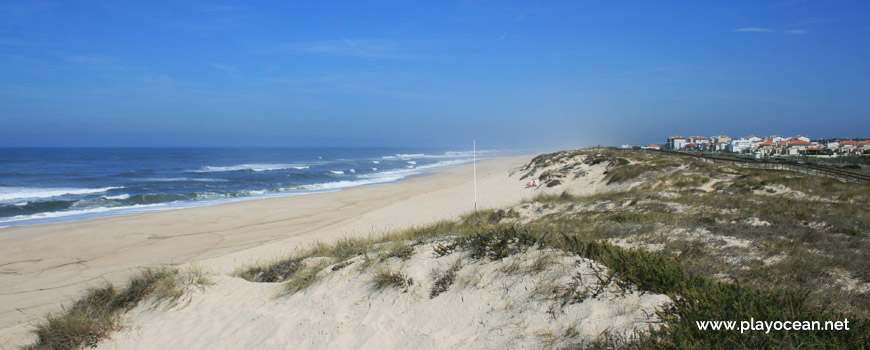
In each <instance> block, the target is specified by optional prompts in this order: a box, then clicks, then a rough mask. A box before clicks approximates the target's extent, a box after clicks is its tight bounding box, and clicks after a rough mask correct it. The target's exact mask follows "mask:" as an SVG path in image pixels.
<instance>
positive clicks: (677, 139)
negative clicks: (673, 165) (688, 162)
mask: <svg viewBox="0 0 870 350" xmlns="http://www.w3.org/2000/svg"><path fill="white" fill-rule="evenodd" d="M685 145H686V138H685V137H682V136H671V137H668V143H667V148H668V149H671V150H681V149H683V147H684V146H685Z"/></svg>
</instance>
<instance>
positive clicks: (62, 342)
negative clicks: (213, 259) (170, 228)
mask: <svg viewBox="0 0 870 350" xmlns="http://www.w3.org/2000/svg"><path fill="white" fill-rule="evenodd" d="M210 283H211V282H210V281H209V280H208V279H207V278H206V277H205V276H204V275H203V273H202V270H201V269H200V268H191V269H189V270H185V271H180V270H178V269H176V268H169V267H165V268H157V269H147V270H145V271H143V272H142V273H140V274H139V275H137V276H135V277H133V278H132V279H130V282H129V283H128V284H127V286H126V287H124V288H116V287H115V286H113V285H111V284H109V285H106V286H105V287H101V288H93V289H89V290H88V291H87V292H86V293H85V295H84V296H82V297H81V298H80V299H79V300H77V301H76V302H74V303H73V304H72V305H71V306H69V307H67V308H65V309H64V310H63V311H62V312H60V313H54V314H49V315H47V316H46V319H45V320H44V321H43V322H41V323H39V324H38V325H37V326H36V330H35V331H34V333H36V338H37V340H36V343H35V344H33V345H30V346H27V347H25V348H24V349H27V350H55V349H57V350H60V349H79V348H85V347H92V346H95V345H96V344H97V343H98V342H99V341H100V340H101V339H103V338H105V337H107V336H108V335H109V334H110V333H111V332H113V331H115V330H117V329H119V328H120V321H119V320H120V316H121V314H122V313H123V312H125V311H127V310H130V309H132V308H133V307H135V306H136V305H138V304H139V303H140V302H142V301H144V300H146V299H148V298H154V299H155V300H156V301H167V300H170V301H171V300H176V299H178V298H179V297H181V296H182V295H183V293H184V287H185V286H187V285H197V286H205V285H208V284H210Z"/></svg>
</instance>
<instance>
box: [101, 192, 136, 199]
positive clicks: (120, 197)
mask: <svg viewBox="0 0 870 350" xmlns="http://www.w3.org/2000/svg"><path fill="white" fill-rule="evenodd" d="M103 198H105V199H117V200H124V199H127V198H130V195H129V194H126V193H124V194H119V195H117V196H103Z"/></svg>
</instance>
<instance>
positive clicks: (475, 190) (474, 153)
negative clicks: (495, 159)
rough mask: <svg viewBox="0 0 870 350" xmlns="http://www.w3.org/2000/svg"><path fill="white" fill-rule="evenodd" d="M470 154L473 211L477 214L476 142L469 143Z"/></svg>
mask: <svg viewBox="0 0 870 350" xmlns="http://www.w3.org/2000/svg"><path fill="white" fill-rule="evenodd" d="M471 154H472V157H473V159H474V211H475V212H477V140H472V141H471Z"/></svg>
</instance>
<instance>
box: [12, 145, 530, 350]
mask: <svg viewBox="0 0 870 350" xmlns="http://www.w3.org/2000/svg"><path fill="white" fill-rule="evenodd" d="M529 158H530V157H528V156H522V157H511V158H502V159H495V160H489V161H485V162H479V163H478V171H477V173H478V191H479V196H480V199H479V200H480V207H481V208H487V207H501V206H506V205H509V204H513V203H516V202H517V201H519V200H521V199H523V198H525V197H528V196H531V195H533V194H535V193H536V190H535V189H526V188H524V187H523V186H522V183H521V182H520V181H518V179H517V177H516V176H515V177H509V176H508V174H509V173H510V171H511V169H514V168H516V167H519V166H521V165H523V164H525V163H526V162H527V161H528V159H529ZM471 174H472V169H471V166H470V165H464V166H458V167H453V168H447V169H440V170H436V171H433V172H432V173H431V174H430V175H427V176H419V177H415V178H411V179H408V180H406V181H403V182H401V183H397V184H391V185H385V186H371V187H360V188H352V189H348V190H343V191H340V192H330V193H321V194H313V195H304V196H295V197H285V198H274V199H263V200H255V201H246V202H236V203H225V204H220V205H215V206H209V207H199V208H188V209H180V210H173V211H163V212H151V213H142V214H135V215H127V216H118V217H108V218H98V219H91V220H83V221H76V222H66V223H57V224H44V225H35V226H25V227H12V228H5V229H0V346H2V347H13V346H18V345H23V344H27V343H29V342H30V341H31V340H32V335H31V334H30V330H31V329H32V327H33V325H34V323H35V322H38V321H39V320H41V318H42V316H44V315H45V313H46V312H49V311H58V310H60V309H61V303H65V302H69V301H71V300H74V299H75V298H76V297H78V296H79V295H81V294H82V293H83V291H84V290H85V289H86V288H88V287H96V286H102V285H104V284H105V283H107V282H109V283H123V282H125V281H126V280H127V279H128V278H129V277H130V276H131V275H132V274H133V273H135V272H136V271H137V270H139V269H141V268H143V267H149V266H157V265H164V264H181V263H190V262H196V264H198V265H201V266H202V267H203V268H204V269H205V271H206V272H207V273H210V274H218V275H220V274H224V275H226V274H229V273H231V272H232V271H233V270H235V269H236V268H238V267H239V266H242V265H245V264H248V263H252V262H256V261H263V260H268V259H271V258H275V257H280V256H286V255H288V254H290V253H292V252H294V251H296V250H298V249H299V248H303V247H306V246H308V245H310V244H312V243H313V242H316V241H324V242H330V241H334V240H336V239H338V238H341V237H346V236H361V235H369V234H380V233H384V232H387V231H390V230H393V229H398V228H403V227H409V226H413V225H425V224H428V223H432V222H435V221H438V220H441V219H448V218H455V217H457V216H458V215H460V214H462V213H465V212H468V211H470V210H472V208H473V192H472V191H473V186H472V177H471Z"/></svg>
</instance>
